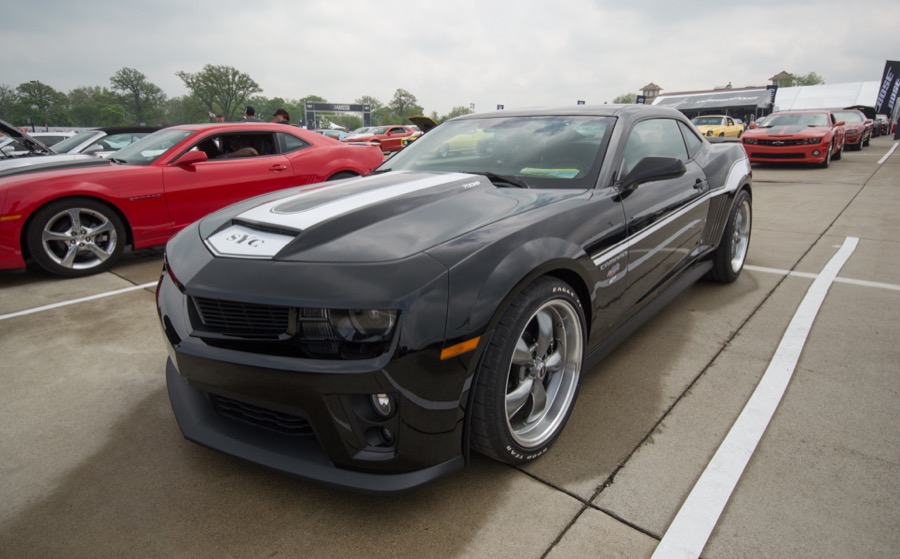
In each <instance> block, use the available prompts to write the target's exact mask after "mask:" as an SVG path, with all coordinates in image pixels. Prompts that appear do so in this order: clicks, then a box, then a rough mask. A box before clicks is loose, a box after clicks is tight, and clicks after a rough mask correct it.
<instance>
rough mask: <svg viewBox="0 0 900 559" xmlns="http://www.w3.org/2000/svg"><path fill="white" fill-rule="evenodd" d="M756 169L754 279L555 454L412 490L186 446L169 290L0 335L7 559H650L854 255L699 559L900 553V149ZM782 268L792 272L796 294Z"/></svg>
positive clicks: (672, 339) (140, 276)
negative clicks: (849, 244)
mask: <svg viewBox="0 0 900 559" xmlns="http://www.w3.org/2000/svg"><path fill="white" fill-rule="evenodd" d="M892 145H893V140H891V139H890V138H888V137H882V138H876V139H874V140H873V141H872V146H871V147H869V148H866V149H864V150H863V151H862V152H845V154H844V157H843V159H842V160H841V161H837V162H834V163H833V164H832V166H831V167H830V168H829V169H807V168H801V167H794V168H777V167H754V229H753V237H752V240H751V247H750V254H749V257H748V269H747V270H746V271H745V273H744V274H743V275H742V276H741V278H739V280H738V281H737V282H736V283H734V284H731V285H727V286H721V285H716V284H711V283H704V282H702V283H699V284H697V285H696V286H694V287H693V288H691V289H690V290H689V291H688V292H686V293H685V294H683V295H682V296H681V297H679V298H678V299H677V300H676V301H675V302H674V303H673V304H672V305H670V306H669V307H668V308H667V309H666V310H665V311H663V312H662V313H660V314H659V315H658V316H657V317H655V319H654V320H652V321H651V322H650V323H648V324H647V325H646V326H645V327H644V328H643V329H641V330H640V331H638V332H637V333H636V334H635V335H633V336H632V337H631V338H630V339H629V340H628V341H626V342H625V343H624V344H623V345H622V346H620V347H619V348H618V349H617V350H616V351H615V352H614V353H613V354H611V355H610V356H609V357H608V358H607V359H605V360H604V362H603V363H602V364H601V365H600V366H598V367H596V368H595V369H594V370H592V371H590V372H588V373H587V374H586V375H584V378H583V385H582V388H581V393H580V395H579V399H578V402H577V404H576V409H575V411H574V413H573V415H572V418H571V419H570V422H569V424H568V426H567V428H566V431H565V432H564V434H563V435H562V437H561V438H560V440H559V441H558V442H557V444H556V445H555V446H554V447H553V449H552V450H551V451H550V452H549V453H548V454H547V455H545V456H544V457H542V458H541V459H540V460H538V461H537V462H535V463H533V464H530V465H528V466H527V467H525V468H521V469H520V468H512V467H508V466H504V465H501V464H498V463H495V462H493V461H491V460H488V459H485V458H482V457H480V456H477V455H476V456H475V458H474V460H473V463H472V465H471V466H470V467H469V468H467V469H465V470H462V471H460V472H457V473H455V474H453V475H451V476H449V477H446V478H444V479H441V480H439V481H437V482H436V483H434V484H432V485H429V486H426V487H424V488H422V489H420V490H418V491H415V492H413V493H410V494H406V495H401V496H398V497H390V498H377V497H370V496H362V495H356V494H351V493H345V492H341V491H336V490H333V489H329V488H324V487H320V486H316V485H312V484H309V483H305V482H302V481H298V480H296V479H293V478H289V477H286V476H283V475H279V474H275V473H272V472H269V471H267V470H264V469H262V468H259V467H257V466H254V465H251V464H246V463H244V462H241V461H239V460H236V459H234V458H231V457H228V456H224V455H221V454H219V453H217V452H214V451H210V450H208V449H205V448H202V447H199V446H198V445H195V444H192V443H189V442H187V441H186V440H184V439H183V438H182V436H181V434H180V432H179V430H178V427H177V425H176V423H175V420H174V418H173V417H172V413H171V410H170V408H169V403H168V399H167V396H166V393H165V382H164V374H163V371H164V362H165V351H164V348H163V343H162V339H161V334H160V332H159V327H158V326H157V324H156V322H157V318H156V312H155V309H154V305H153V303H154V296H153V288H152V287H151V288H148V289H139V290H136V291H132V292H128V293H123V294H119V295H114V296H110V297H105V298H101V299H96V300H92V301H90V302H83V303H77V304H72V305H68V306H62V307H58V308H53V309H50V310H44V311H40V312H35V313H33V314H24V315H18V316H15V317H13V318H8V319H2V320H0V359H2V361H0V557H2V558H4V559H5V558H7V557H8V558H19V557H91V558H95V557H341V558H345V557H366V558H378V557H385V558H407V557H408V558H416V559H421V558H423V557H441V558H445V557H460V558H463V557H479V558H480V557H516V558H528V557H534V558H540V557H549V558H552V559H560V558H569V557H625V558H640V557H650V556H651V555H652V554H653V552H654V550H655V549H656V547H657V545H658V543H659V540H660V539H661V538H662V537H663V536H664V535H665V534H666V531H667V530H668V528H669V525H670V524H671V522H672V519H673V518H674V517H675V515H676V513H677V512H678V510H679V508H680V507H681V505H682V503H683V502H684V500H685V498H686V496H687V495H688V494H689V493H690V492H691V490H692V488H693V487H694V484H695V483H696V481H697V479H698V478H699V477H700V475H701V473H702V472H703V470H704V468H706V466H707V464H708V462H709V460H710V458H711V457H712V455H713V454H714V453H715V451H716V449H717V448H718V446H719V445H720V444H721V442H722V439H723V438H724V436H725V434H726V433H727V432H728V430H729V428H730V427H731V425H732V423H733V422H734V420H735V418H736V417H738V415H739V414H740V412H741V410H742V409H743V407H744V405H745V404H746V402H747V400H748V398H749V397H750V395H751V393H752V392H753V390H754V388H755V387H756V384H757V383H758V382H759V379H760V378H761V377H762V375H763V373H764V372H765V370H766V368H767V366H768V363H769V361H770V359H771V358H772V355H773V354H774V353H775V350H776V348H777V346H778V344H779V342H780V340H781V337H782V335H783V333H784V331H785V329H786V328H787V326H788V323H789V322H790V320H791V318H792V316H793V313H794V312H795V310H796V309H797V306H798V304H799V303H800V301H801V300H802V299H803V297H804V295H805V293H806V291H807V289H808V288H809V286H810V285H811V283H812V281H813V279H812V276H814V275H815V274H817V273H819V272H820V271H821V270H822V268H823V266H825V264H826V263H827V262H828V261H829V259H831V257H832V256H833V255H834V254H835V252H836V251H837V248H836V247H838V246H840V245H841V243H842V242H843V240H844V239H845V238H846V237H847V236H854V237H859V238H860V243H859V246H858V247H857V248H856V250H855V251H854V252H853V255H852V256H851V257H850V260H849V261H848V262H847V264H846V265H845V266H844V268H843V269H842V270H841V272H840V274H839V278H838V281H837V282H836V283H835V284H834V285H832V286H831V289H830V290H829V292H828V295H827V297H826V298H825V301H824V304H823V306H822V309H821V311H820V313H819V315H818V316H817V317H816V320H815V322H814V323H813V327H812V329H811V331H810V335H809V338H808V340H807V342H806V346H805V348H804V351H803V353H802V355H801V358H800V361H799V363H798V367H797V370H796V372H795V373H794V376H793V380H792V381H791V384H790V385H789V387H788V389H787V392H786V393H785V396H784V400H783V401H782V402H781V405H780V406H779V408H778V410H777V411H776V413H775V416H774V418H773V420H772V422H771V424H770V425H769V427H768V429H767V430H766V432H765V434H764V436H763V439H762V441H761V442H760V444H759V446H758V447H757V448H756V451H755V452H754V454H753V457H752V459H751V460H750V463H749V464H748V466H747V469H746V470H745V471H744V473H743V476H742V477H741V479H740V481H739V482H738V484H737V487H736V489H735V492H734V494H733V495H732V496H731V498H730V500H729V502H728V505H727V506H726V508H725V510H724V512H723V514H722V516H721V518H720V519H719V521H718V522H717V524H716V527H715V530H714V531H713V533H712V535H711V537H710V538H709V541H708V543H707V545H706V547H705V549H704V552H703V557H707V558H716V559H718V558H722V559H725V558H743V557H792V558H797V557H816V558H827V557H835V558H839V557H840V558H844V557H854V558H864V557H872V558H875V557H891V556H895V555H896V554H897V551H896V550H897V549H900V532H898V530H897V529H896V528H897V526H900V505H898V503H900V416H898V414H897V412H896V409H897V401H898V396H900V366H898V364H900V219H898V217H900V153H895V154H894V155H893V156H892V157H890V158H889V159H888V160H887V161H886V162H884V163H883V164H881V165H879V164H878V161H879V159H881V157H882V156H883V155H884V154H885V153H886V152H887V151H888V149H889V148H890V147H891V146H892ZM160 266H161V252H160V251H158V250H156V251H147V252H145V253H142V254H138V255H132V256H131V257H129V258H128V259H126V261H124V262H122V263H121V264H120V265H119V266H117V267H116V269H115V270H113V271H112V272H109V273H105V274H100V275H98V276H93V277H90V278H83V279H78V280H59V279H57V278H53V277H50V276H47V275H45V274H42V273H40V272H37V271H30V272H26V273H20V274H11V273H2V274H0V315H8V314H11V313H14V312H19V311H27V310H29V309H34V308H37V307H41V306H44V305H47V304H51V303H56V302H62V301H67V300H72V299H76V298H80V297H85V296H89V295H94V294H102V293H107V292H110V291H114V290H118V289H121V288H124V287H129V286H135V285H143V284H146V283H149V282H153V281H154V280H155V279H156V278H157V277H158V274H159V270H160ZM788 271H793V272H795V273H794V274H790V275H789V274H787V272H788Z"/></svg>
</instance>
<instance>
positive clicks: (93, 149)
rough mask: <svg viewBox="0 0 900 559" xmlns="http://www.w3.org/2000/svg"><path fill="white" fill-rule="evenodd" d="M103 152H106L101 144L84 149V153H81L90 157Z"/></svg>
mask: <svg viewBox="0 0 900 559" xmlns="http://www.w3.org/2000/svg"><path fill="white" fill-rule="evenodd" d="M101 151H105V150H104V149H103V146H101V145H100V144H92V145H90V146H88V147H86V148H84V151H82V152H81V153H86V154H88V155H90V154H93V153H99V152H101Z"/></svg>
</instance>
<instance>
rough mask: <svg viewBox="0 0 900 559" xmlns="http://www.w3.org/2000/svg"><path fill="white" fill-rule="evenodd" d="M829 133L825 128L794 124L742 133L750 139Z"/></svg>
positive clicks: (829, 129)
mask: <svg viewBox="0 0 900 559" xmlns="http://www.w3.org/2000/svg"><path fill="white" fill-rule="evenodd" d="M830 131H831V128H829V127H827V126H806V125H803V124H795V125H791V126H773V127H771V128H754V129H752V130H747V131H746V132H744V136H749V137H751V138H752V137H757V136H758V137H766V136H821V135H822V134H823V133H825V132H830Z"/></svg>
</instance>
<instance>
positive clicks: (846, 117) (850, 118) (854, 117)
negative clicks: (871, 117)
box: [834, 111, 866, 122]
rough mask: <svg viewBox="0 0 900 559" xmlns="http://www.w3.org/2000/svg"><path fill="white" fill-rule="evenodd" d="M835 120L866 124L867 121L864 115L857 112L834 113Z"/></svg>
mask: <svg viewBox="0 0 900 559" xmlns="http://www.w3.org/2000/svg"><path fill="white" fill-rule="evenodd" d="M834 118H836V119H838V120H843V121H844V122H865V120H866V119H865V117H863V114H862V113H857V112H855V111H847V112H840V113H834Z"/></svg>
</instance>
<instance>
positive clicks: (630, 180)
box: [622, 157, 687, 188]
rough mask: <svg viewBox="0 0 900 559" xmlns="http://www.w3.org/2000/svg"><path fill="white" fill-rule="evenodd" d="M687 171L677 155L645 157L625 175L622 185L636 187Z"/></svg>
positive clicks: (677, 175) (671, 177)
mask: <svg viewBox="0 0 900 559" xmlns="http://www.w3.org/2000/svg"><path fill="white" fill-rule="evenodd" d="M686 172H687V168H686V167H685V166H684V161H682V160H681V159H678V158H676V157H645V158H643V159H641V160H640V161H638V162H637V165H635V166H634V169H632V170H631V172H630V173H628V174H627V175H626V176H625V178H624V179H623V180H622V186H624V187H625V188H635V187H636V186H637V185H639V184H641V183H644V182H650V181H659V180H664V179H674V178H677V177H680V176H681V175H683V174H685V173H686Z"/></svg>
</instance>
